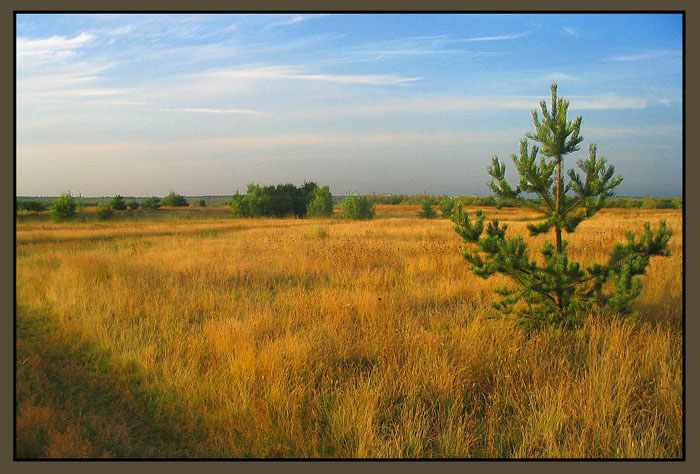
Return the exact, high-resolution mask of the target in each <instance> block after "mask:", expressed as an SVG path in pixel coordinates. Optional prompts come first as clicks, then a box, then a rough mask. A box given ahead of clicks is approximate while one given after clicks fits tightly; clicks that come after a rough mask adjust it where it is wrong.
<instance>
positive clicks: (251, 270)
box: [16, 206, 683, 458]
mask: <svg viewBox="0 0 700 474" xmlns="http://www.w3.org/2000/svg"><path fill="white" fill-rule="evenodd" d="M379 210H380V209H379V206H378V214H379ZM402 212H403V211H402ZM525 213H526V211H523V210H519V212H516V211H514V210H511V209H503V210H501V211H497V210H493V211H491V214H492V215H494V216H498V217H499V218H501V219H502V220H504V221H506V222H508V223H509V225H510V228H511V231H513V232H522V233H523V234H526V230H525V222H522V218H523V216H524V215H525ZM487 214H488V213H487ZM660 217H664V218H666V219H667V220H668V221H669V227H670V228H671V229H673V230H674V231H675V236H674V238H673V239H672V241H671V250H672V252H673V256H672V257H671V258H668V259H659V260H656V261H654V262H653V263H652V265H651V266H650V268H649V271H648V274H647V275H646V276H645V279H644V290H643V294H642V296H641V297H640V299H639V300H638V309H639V310H640V311H641V313H642V318H641V320H640V321H639V322H636V323H627V322H621V321H614V320H613V321H609V320H601V319H599V318H596V315H591V317H590V318H589V319H588V320H587V321H586V322H585V324H584V325H583V327H581V328H580V329H577V330H575V331H570V332H565V333H563V334H554V333H549V332H546V331H545V332H539V333H535V334H532V335H528V334H525V333H523V332H522V331H520V330H519V329H517V328H514V327H513V326H512V325H509V324H508V323H507V322H505V321H500V320H494V319H491V318H490V316H491V310H490V300H491V299H492V295H493V288H494V287H496V286H499V285H502V284H504V283H505V282H506V281H505V280H502V279H500V277H494V278H492V279H490V280H488V281H484V280H481V279H478V278H477V277H475V276H474V275H473V274H472V273H471V272H470V271H469V270H468V268H467V264H466V262H464V260H463V259H462V258H461V256H460V248H461V247H460V245H461V244H460V242H459V238H458V236H457V235H456V234H455V233H454V232H453V231H452V228H451V226H452V225H451V223H450V222H449V221H447V220H436V221H426V220H423V219H418V218H402V219H379V220H375V221H369V222H367V221H365V222H343V221H339V220H333V219H331V220H324V221H323V225H322V226H321V225H319V224H309V221H303V220H294V219H289V220H277V219H270V220H267V219H259V220H246V219H238V220H204V221H197V220H192V221H190V222H187V223H182V225H177V226H171V225H170V224H168V223H163V222H156V221H153V222H151V221H145V222H141V223H138V224H134V223H130V222H113V223H108V224H100V225H95V224H88V223H86V224H81V223H74V224H44V223H33V222H27V223H23V224H22V225H18V226H17V248H16V255H17V283H16V285H17V324H18V336H17V348H18V357H17V381H18V383H17V400H18V405H17V453H18V456H27V457H42V456H48V457H81V456H86V457H97V456H118V457H187V456H195V457H197V456H198V457H295V458H297V457H298V458H301V457H342V458H349V457H475V458H500V457H508V458H518V457H525V458H539V457H564V458H579V457H596V458H601V457H633V458H645V457H654V458H669V457H670V458H677V457H680V456H682V455H683V452H682V415H683V414H682V372H681V367H682V347H681V341H682V334H681V329H680V321H681V298H682V247H681V238H680V235H681V232H680V231H681V225H682V222H681V213H680V211H677V210H668V211H630V210H603V211H601V212H600V213H599V215H598V216H596V217H595V218H594V219H592V220H590V221H587V222H585V223H583V224H581V226H580V229H579V230H578V231H577V233H576V234H572V235H570V236H569V237H568V239H569V240H570V242H571V243H570V247H569V248H570V256H571V258H575V259H578V260H581V261H584V262H586V261H591V262H592V261H594V260H602V259H604V257H605V252H607V251H608V250H609V248H610V247H611V245H612V244H613V243H614V242H616V241H623V240H624V231H625V230H627V229H631V230H640V229H642V225H643V222H644V221H645V220H652V221H654V220H658V219H659V218H660ZM539 239H542V237H539V238H538V239H531V240H539Z"/></svg>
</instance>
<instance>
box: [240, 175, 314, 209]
mask: <svg viewBox="0 0 700 474" xmlns="http://www.w3.org/2000/svg"><path fill="white" fill-rule="evenodd" d="M317 187H318V186H317V185H316V183H304V185H303V186H302V187H299V188H298V187H296V186H294V185H293V184H289V183H287V184H278V185H277V186H273V185H266V186H260V185H258V184H249V185H248V189H247V192H246V194H245V196H243V195H241V194H240V193H239V192H238V191H236V194H234V195H233V197H232V198H231V201H230V202H229V206H231V213H232V214H233V216H234V217H287V216H291V215H293V216H295V217H304V216H305V215H306V210H307V207H308V205H309V202H310V201H311V199H312V195H313V192H314V190H315V189H316V188H317Z"/></svg>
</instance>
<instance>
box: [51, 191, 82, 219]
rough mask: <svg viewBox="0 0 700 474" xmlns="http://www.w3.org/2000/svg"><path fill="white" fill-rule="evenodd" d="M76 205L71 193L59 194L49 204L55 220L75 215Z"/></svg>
mask: <svg viewBox="0 0 700 474" xmlns="http://www.w3.org/2000/svg"><path fill="white" fill-rule="evenodd" d="M76 207H77V204H76V202H75V198H73V196H72V195H71V193H64V194H61V196H59V197H58V198H56V199H54V201H53V203H52V204H51V216H52V217H53V219H54V220H55V221H62V220H65V219H70V218H71V217H73V216H75V209H76Z"/></svg>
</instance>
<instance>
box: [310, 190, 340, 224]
mask: <svg viewBox="0 0 700 474" xmlns="http://www.w3.org/2000/svg"><path fill="white" fill-rule="evenodd" d="M306 215H308V216H311V217H327V216H332V215H333V195H332V194H331V190H330V188H329V187H328V186H323V187H322V188H320V187H317V188H315V189H314V191H313V198H312V200H311V202H310V203H309V206H308V207H307V210H306Z"/></svg>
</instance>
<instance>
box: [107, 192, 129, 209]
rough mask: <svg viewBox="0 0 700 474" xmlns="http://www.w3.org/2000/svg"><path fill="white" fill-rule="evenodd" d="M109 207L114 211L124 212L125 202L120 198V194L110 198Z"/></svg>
mask: <svg viewBox="0 0 700 474" xmlns="http://www.w3.org/2000/svg"><path fill="white" fill-rule="evenodd" d="M110 207H111V208H112V209H114V210H115V211H125V210H126V201H124V198H123V197H122V196H121V194H117V195H116V196H114V197H113V198H112V201H111V202H110Z"/></svg>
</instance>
